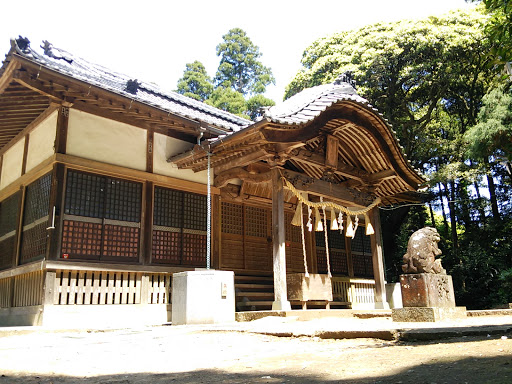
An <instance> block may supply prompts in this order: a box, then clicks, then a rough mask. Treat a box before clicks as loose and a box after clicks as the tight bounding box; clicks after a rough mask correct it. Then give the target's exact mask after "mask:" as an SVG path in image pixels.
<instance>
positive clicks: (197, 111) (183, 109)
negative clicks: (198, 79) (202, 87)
mask: <svg viewBox="0 0 512 384" xmlns="http://www.w3.org/2000/svg"><path fill="white" fill-rule="evenodd" d="M19 40H20V39H17V40H12V42H11V45H12V46H13V49H14V50H15V53H17V54H18V55H20V56H22V57H24V58H25V59H27V60H30V61H32V62H34V63H37V64H38V65H42V66H43V67H46V68H48V69H51V70H54V71H56V72H59V73H61V74H63V75H66V76H69V77H72V78H74V79H77V80H81V81H84V82H86V83H88V84H92V85H94V86H97V87H100V88H103V89H105V90H108V91H110V92H113V93H116V94H119V95H122V96H125V97H128V98H130V99H133V100H135V101H138V102H141V103H144V104H147V105H151V106H153V107H156V108H159V109H162V110H164V111H167V112H170V113H172V114H175V115H178V116H181V117H185V118H189V119H192V120H196V121H202V122H205V123H207V124H210V125H213V126H216V127H220V128H224V129H228V130H230V131H232V132H236V131H238V130H240V129H242V128H244V127H247V126H249V125H251V124H252V121H250V120H246V119H244V118H241V117H239V116H236V115H233V114H231V113H229V112H225V111H222V110H220V109H217V108H215V107H212V106H210V105H207V104H205V103H202V102H200V101H197V100H194V99H191V98H189V97H186V96H183V95H180V94H178V93H176V92H173V91H164V90H162V89H160V88H159V87H158V86H156V85H155V84H152V83H146V82H144V81H138V80H137V83H136V88H135V92H133V93H132V92H129V91H128V90H127V83H128V82H129V81H133V79H134V78H133V77H130V76H127V75H124V74H121V73H117V72H114V71H112V70H110V69H107V68H105V67H103V66H101V65H98V64H93V63H90V62H88V61H86V60H84V59H82V58H80V57H77V56H74V55H72V54H71V53H69V52H67V51H65V50H63V49H59V48H55V47H53V46H52V45H51V44H49V43H47V42H44V44H45V45H44V47H42V48H43V49H41V51H42V52H38V51H37V50H35V49H33V48H32V47H31V46H30V44H22V47H20V46H19V44H18V41H19ZM24 42H28V40H26V39H25V40H24ZM10 53H11V52H10ZM1 73H2V70H1V69H0V74H1Z"/></svg>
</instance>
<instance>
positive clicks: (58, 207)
mask: <svg viewBox="0 0 512 384" xmlns="http://www.w3.org/2000/svg"><path fill="white" fill-rule="evenodd" d="M64 181H65V167H64V165H63V164H54V166H53V173H52V187H51V193H50V207H49V210H50V220H51V223H53V224H54V227H55V228H51V229H49V230H48V231H49V232H48V242H47V248H46V256H47V259H48V260H57V259H59V258H60V253H61V246H62V242H61V239H62V217H63V213H64V206H63V205H64ZM54 207H55V208H54Z"/></svg>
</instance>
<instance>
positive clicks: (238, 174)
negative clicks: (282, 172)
mask: <svg viewBox="0 0 512 384" xmlns="http://www.w3.org/2000/svg"><path fill="white" fill-rule="evenodd" d="M234 179H240V180H243V181H245V182H248V183H265V182H269V181H270V179H271V172H270V171H269V172H266V173H251V172H248V171H247V170H245V169H244V168H242V167H236V168H233V169H230V170H228V171H224V172H221V173H220V174H218V175H217V176H216V177H215V181H214V185H215V186H216V187H217V188H222V187H224V186H226V185H227V184H228V183H229V182H230V181H231V180H234Z"/></svg>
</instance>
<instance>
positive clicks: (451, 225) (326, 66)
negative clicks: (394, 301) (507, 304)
mask: <svg viewBox="0 0 512 384" xmlns="http://www.w3.org/2000/svg"><path fill="white" fill-rule="evenodd" d="M487 20H488V17H487V16H486V15H485V14H483V13H482V11H481V8H477V9H475V10H468V11H457V12H452V13H449V14H447V15H443V16H439V17H430V18H427V19H424V20H414V21H407V20H404V21H400V22H395V23H386V24H376V25H370V26H367V27H364V28H361V29H359V30H353V31H347V32H341V33H338V34H335V35H333V36H329V37H325V38H322V39H319V40H317V41H315V42H314V43H313V44H312V45H311V46H310V47H308V48H307V49H306V51H305V52H304V55H303V58H302V65H303V69H302V70H301V71H299V73H297V75H296V76H295V78H294V79H293V80H292V82H291V83H290V84H289V85H288V87H287V89H286V95H285V97H290V96H292V95H293V94H295V93H297V92H300V91H301V90H302V89H304V88H307V87H312V86H315V85H319V84H324V83H329V82H333V81H334V80H335V79H336V78H337V77H338V75H339V73H341V72H343V71H346V70H350V71H352V72H353V73H354V75H355V78H356V81H357V86H358V92H359V94H361V95H362V96H364V97H366V98H367V99H368V100H369V101H370V102H371V103H372V104H373V105H375V106H376V107H377V108H378V109H379V111H380V112H382V113H383V114H384V116H385V117H386V118H387V119H388V120H389V121H390V123H391V124H392V126H393V128H394V129H395V130H396V133H397V136H398V137H399V139H400V142H401V144H402V145H403V146H404V149H405V152H406V153H407V154H408V157H409V158H410V159H411V161H412V162H413V165H414V166H416V167H421V168H422V169H423V171H424V172H426V173H427V174H428V176H429V178H430V184H431V189H430V196H431V201H430V202H431V204H432V205H433V206H437V207H438V209H439V210H441V207H445V206H447V207H448V210H447V213H446V212H445V209H444V208H443V209H442V210H441V212H442V222H439V223H435V220H433V221H434V223H432V224H433V225H436V226H439V229H440V233H441V234H442V249H443V253H444V255H443V264H444V263H446V267H447V269H448V270H449V271H450V273H453V275H454V284H455V286H456V291H457V292H458V299H460V300H462V301H460V302H459V303H460V304H462V305H470V306H471V305H473V308H474V305H475V303H477V305H483V304H482V303H485V299H484V297H483V296H480V297H478V300H474V302H473V303H472V302H471V299H472V296H474V295H484V294H487V293H489V292H491V291H492V289H494V288H496V287H497V286H498V275H499V273H498V272H497V271H499V270H500V268H511V267H512V260H510V259H511V258H510V255H508V254H507V252H508V249H509V247H504V246H503V244H506V240H505V241H502V240H501V239H502V238H505V239H508V238H510V236H509V235H508V234H506V232H503V231H502V230H501V229H499V228H504V227H507V228H509V227H510V225H509V224H510V221H511V220H512V212H511V211H512V201H511V198H510V196H511V193H510V190H511V188H510V186H509V185H508V184H507V183H504V182H503V180H504V175H503V172H504V171H503V168H501V169H500V168H499V167H497V166H496V165H495V164H490V165H489V167H491V168H492V176H491V174H490V172H487V171H486V170H485V167H484V166H482V164H480V162H479V160H478V159H475V158H469V157H468V156H467V151H466V147H467V145H469V144H468V141H466V140H465V138H466V135H465V134H466V132H467V131H468V130H469V129H470V128H471V127H473V126H475V125H476V124H477V122H478V121H479V115H478V113H479V110H480V107H481V105H482V98H483V96H484V95H485V94H486V93H487V92H488V91H489V89H490V88H491V87H493V86H494V84H493V83H494V82H495V79H496V72H497V71H496V70H495V68H493V63H494V61H493V58H492V57H491V56H490V55H489V54H488V52H489V51H490V47H491V46H490V42H489V40H488V39H486V38H485V37H486V34H485V27H486V25H487V24H486V23H487ZM498 70H499V71H501V68H498ZM482 113H483V112H482ZM500 145H501V146H502V147H504V144H500ZM484 165H485V164H484ZM500 172H501V173H500ZM486 178H487V180H486ZM484 180H486V182H484ZM493 183H495V185H494V184H493ZM481 188H488V190H489V195H490V196H491V197H490V199H488V198H486V197H485V195H481V194H480V189H481ZM489 200H491V201H489ZM498 206H499V207H500V209H501V212H498V210H497V207H498ZM488 207H492V210H491V212H493V215H492V217H496V218H498V219H499V215H500V213H501V215H502V223H503V225H497V224H496V223H497V221H490V220H488V221H487V224H486V218H487V216H488V215H489V213H488V212H489V211H490V210H489V209H487V208H488ZM495 208H496V209H495ZM407 210H408V209H407V208H401V209H397V210H391V211H389V212H387V213H386V214H385V215H383V218H382V220H383V224H384V225H383V228H384V229H383V231H384V236H385V237H384V247H385V249H386V259H387V260H388V261H391V263H390V264H387V265H388V271H389V272H392V271H395V273H397V272H398V271H399V266H398V265H396V263H397V260H398V262H399V261H400V256H401V255H400V254H401V252H402V251H403V247H404V246H405V245H406V244H404V242H406V241H407V238H408V236H406V235H403V236H397V234H409V233H411V232H412V231H414V230H416V229H418V228H419V227H421V226H422V225H424V224H425V213H427V212H426V211H425V212H423V211H422V210H421V209H420V210H419V211H416V210H414V209H409V212H407ZM419 213H421V214H419ZM430 217H431V218H432V217H434V215H433V214H431V215H430ZM431 220H432V219H431ZM505 224H506V225H505ZM479 239H481V240H479ZM475 243H478V246H476V244H475ZM496 244H499V246H496ZM478 253H481V255H479V256H478V257H477V254H478ZM393 263H395V265H394V266H393ZM393 278H396V276H388V279H389V280H392V279H393ZM473 298H474V297H473ZM493 300H494V299H493ZM496 300H498V298H496ZM487 304H488V305H490V304H492V303H491V302H489V303H487Z"/></svg>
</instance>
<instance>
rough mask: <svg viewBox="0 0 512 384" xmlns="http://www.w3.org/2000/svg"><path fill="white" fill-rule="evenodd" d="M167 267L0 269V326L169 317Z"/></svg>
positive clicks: (124, 322) (130, 321)
mask: <svg viewBox="0 0 512 384" xmlns="http://www.w3.org/2000/svg"><path fill="white" fill-rule="evenodd" d="M171 284H172V272H160V271H158V272H153V271H144V272H142V271H141V272H138V271H122V270H121V271H120V270H98V268H94V269H81V268H79V267H77V266H76V265H74V266H72V267H70V268H69V269H64V268H47V266H46V264H45V262H39V263H34V264H32V265H30V266H24V267H20V268H17V269H13V270H10V271H4V272H1V273H0V326H8V325H51V326H62V327H70V328H71V327H72V328H76V327H96V326H101V327H109V326H119V325H135V324H139V325H140V324H163V323H166V322H168V321H170V319H171V309H172V305H171Z"/></svg>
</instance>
